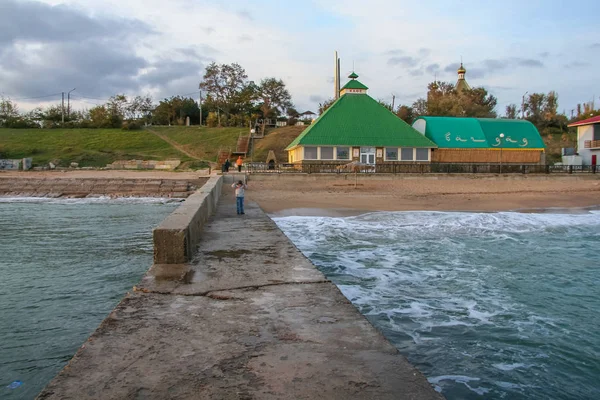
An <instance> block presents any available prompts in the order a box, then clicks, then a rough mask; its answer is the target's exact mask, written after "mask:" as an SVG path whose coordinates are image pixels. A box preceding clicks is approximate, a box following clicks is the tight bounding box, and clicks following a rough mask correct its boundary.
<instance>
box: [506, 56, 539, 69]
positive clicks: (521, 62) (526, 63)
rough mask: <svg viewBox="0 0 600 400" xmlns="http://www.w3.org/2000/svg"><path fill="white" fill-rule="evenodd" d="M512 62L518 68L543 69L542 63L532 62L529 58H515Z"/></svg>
mask: <svg viewBox="0 0 600 400" xmlns="http://www.w3.org/2000/svg"><path fill="white" fill-rule="evenodd" d="M513 60H514V62H515V63H516V64H517V65H518V66H520V67H532V68H543V67H544V63H542V62H541V61H540V60H533V59H530V58H525V59H523V58H515V59H513Z"/></svg>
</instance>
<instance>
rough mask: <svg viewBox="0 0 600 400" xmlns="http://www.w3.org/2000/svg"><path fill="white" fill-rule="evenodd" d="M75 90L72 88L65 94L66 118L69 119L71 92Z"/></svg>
mask: <svg viewBox="0 0 600 400" xmlns="http://www.w3.org/2000/svg"><path fill="white" fill-rule="evenodd" d="M75 89H77V88H73V89H72V90H69V93H67V118H71V92H72V91H74V90H75Z"/></svg>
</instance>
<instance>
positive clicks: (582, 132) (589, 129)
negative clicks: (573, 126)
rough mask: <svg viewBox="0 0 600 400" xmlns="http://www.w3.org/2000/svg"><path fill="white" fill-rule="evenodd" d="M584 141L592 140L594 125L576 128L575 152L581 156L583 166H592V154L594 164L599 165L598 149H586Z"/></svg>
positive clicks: (599, 153)
mask: <svg viewBox="0 0 600 400" xmlns="http://www.w3.org/2000/svg"><path fill="white" fill-rule="evenodd" d="M586 140H594V125H584V126H578V127H577V152H578V153H579V155H580V156H581V159H582V161H583V165H592V154H596V160H597V161H596V163H597V164H600V149H595V150H593V149H586V148H585V141H586Z"/></svg>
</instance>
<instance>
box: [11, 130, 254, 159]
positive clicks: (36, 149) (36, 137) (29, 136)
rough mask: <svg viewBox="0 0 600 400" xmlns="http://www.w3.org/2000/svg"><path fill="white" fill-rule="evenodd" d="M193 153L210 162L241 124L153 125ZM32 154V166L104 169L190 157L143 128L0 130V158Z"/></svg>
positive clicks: (229, 145)
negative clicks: (120, 163) (115, 163)
mask: <svg viewBox="0 0 600 400" xmlns="http://www.w3.org/2000/svg"><path fill="white" fill-rule="evenodd" d="M152 129H153V130H155V131H157V132H160V133H162V134H165V135H166V136H168V137H169V139H171V140H172V141H174V142H177V144H179V145H181V146H182V147H184V148H185V149H186V150H187V151H188V152H189V153H191V154H193V155H194V156H196V157H198V158H200V159H204V160H210V161H215V160H216V158H217V152H218V150H219V149H220V148H223V149H229V148H231V149H235V145H236V143H237V138H238V135H239V133H240V132H244V133H245V132H247V130H246V129H241V128H222V129H218V128H202V129H199V128H198V127H195V128H194V127H189V128H187V127H152ZM23 157H32V158H33V163H34V165H44V164H47V163H48V162H50V161H56V162H58V165H60V166H69V165H70V163H71V162H78V163H79V165H80V166H81V167H104V166H106V164H110V163H112V162H113V161H115V160H131V159H143V160H165V159H169V158H176V159H180V160H181V161H182V162H184V163H185V162H190V161H194V160H193V159H192V158H191V157H188V156H186V155H185V154H183V153H182V152H180V151H179V150H177V149H176V148H174V147H173V146H171V145H170V144H169V143H167V142H165V141H164V140H162V139H160V138H159V137H157V136H156V135H154V134H153V133H151V132H149V131H147V130H141V131H123V130H120V129H0V158H23Z"/></svg>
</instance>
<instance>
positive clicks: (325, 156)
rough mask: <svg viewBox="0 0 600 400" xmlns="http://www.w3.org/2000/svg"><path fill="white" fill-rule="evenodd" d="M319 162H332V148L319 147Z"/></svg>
mask: <svg viewBox="0 0 600 400" xmlns="http://www.w3.org/2000/svg"><path fill="white" fill-rule="evenodd" d="M321 160H333V147H321Z"/></svg>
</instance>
